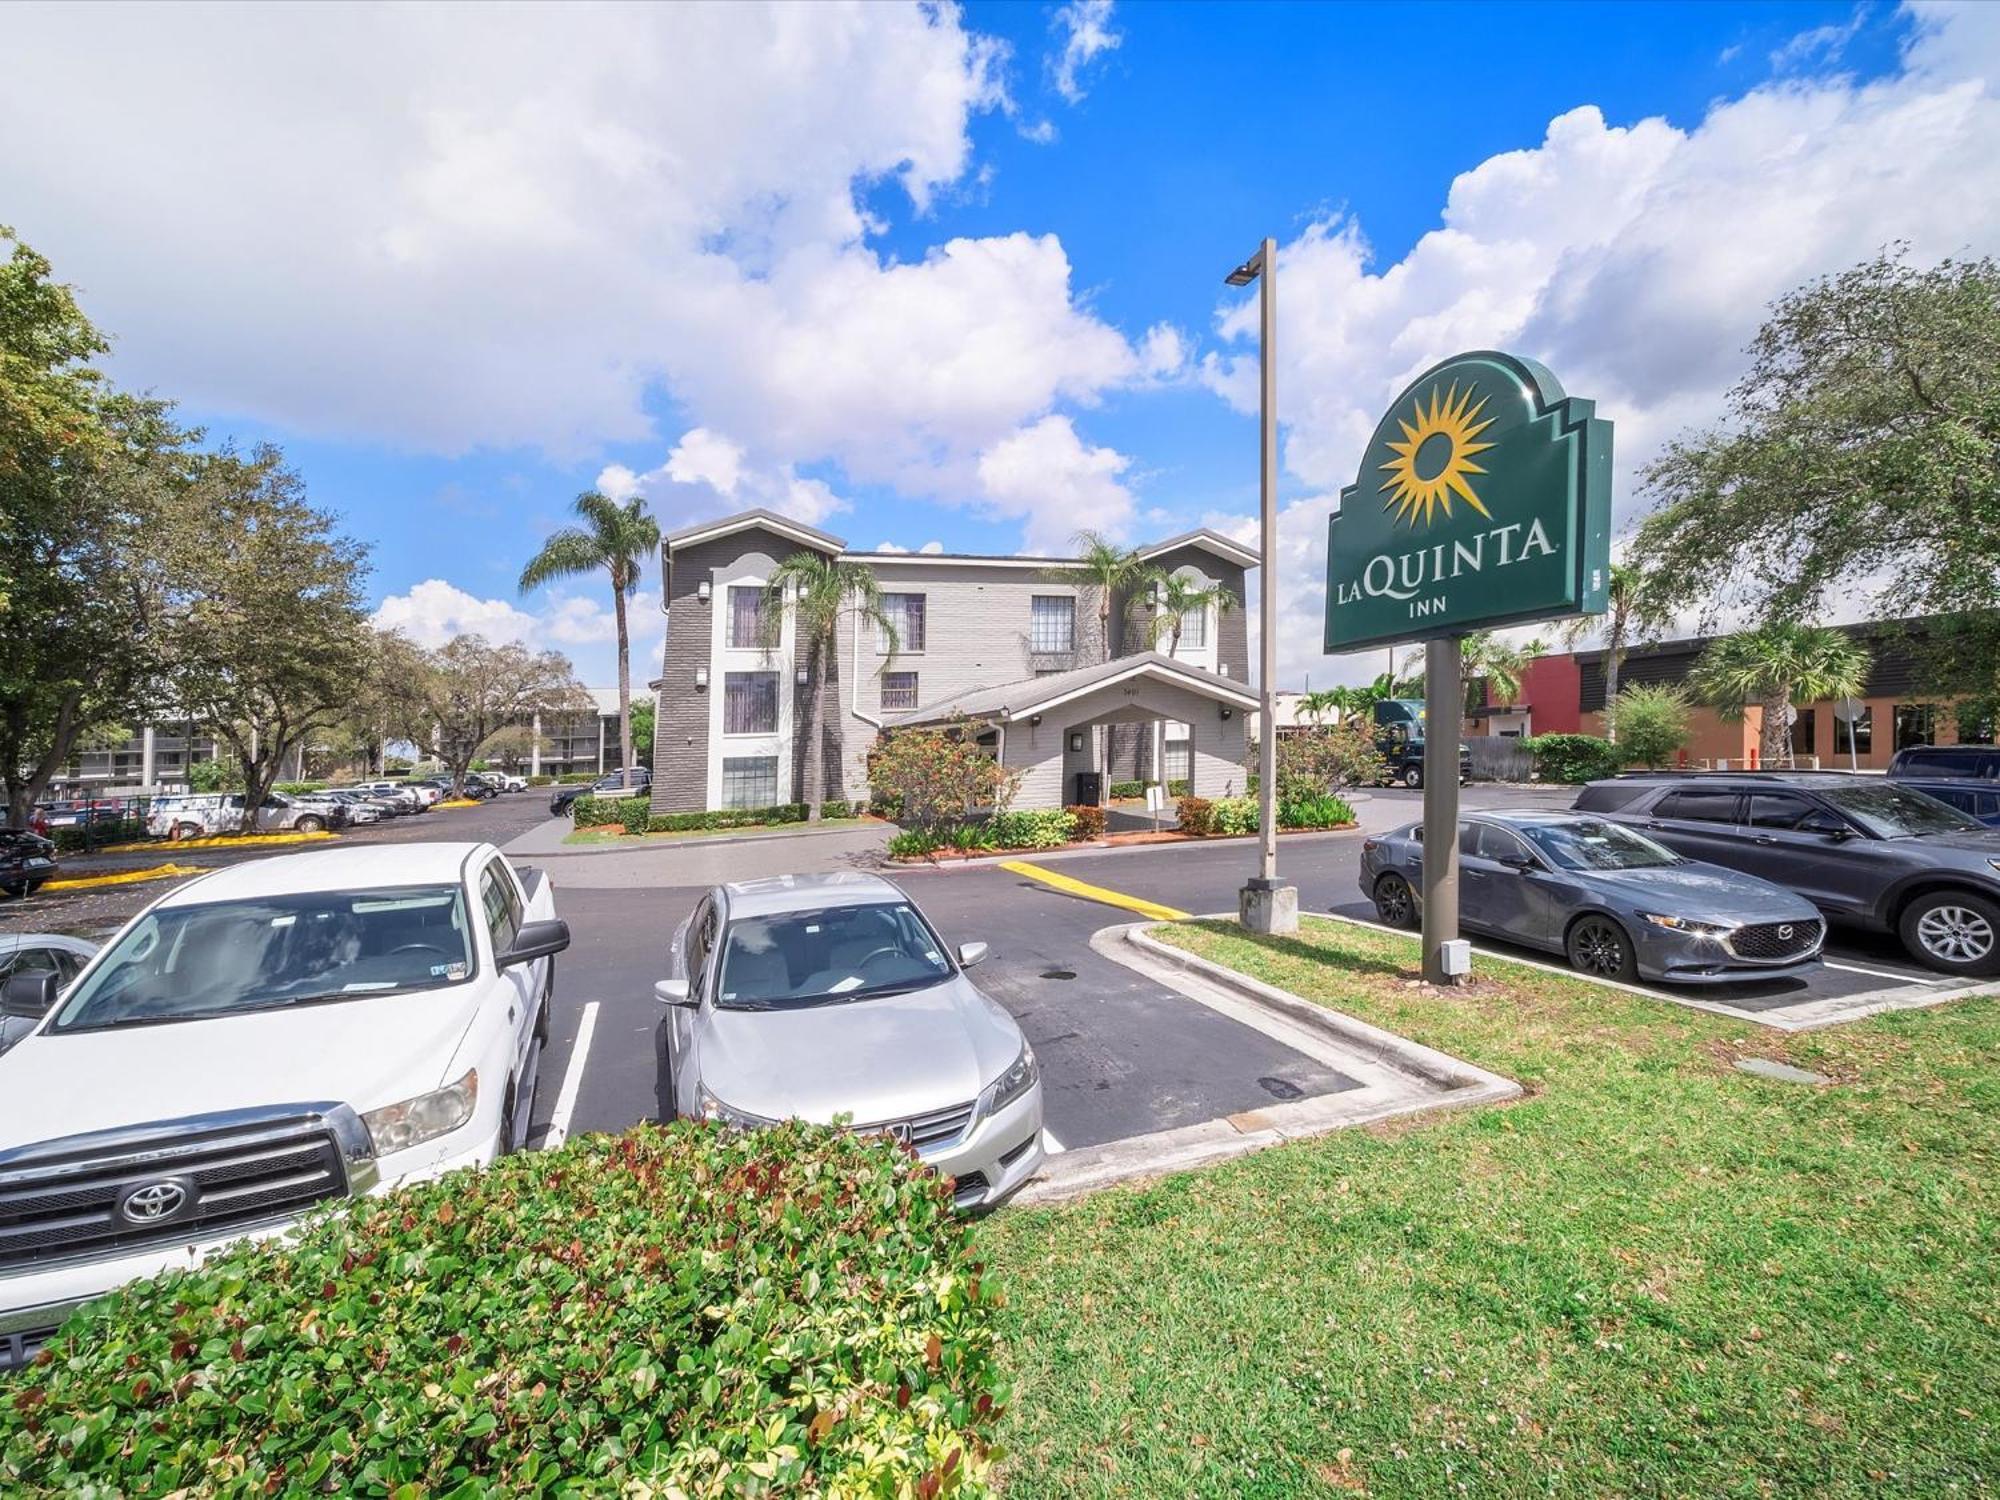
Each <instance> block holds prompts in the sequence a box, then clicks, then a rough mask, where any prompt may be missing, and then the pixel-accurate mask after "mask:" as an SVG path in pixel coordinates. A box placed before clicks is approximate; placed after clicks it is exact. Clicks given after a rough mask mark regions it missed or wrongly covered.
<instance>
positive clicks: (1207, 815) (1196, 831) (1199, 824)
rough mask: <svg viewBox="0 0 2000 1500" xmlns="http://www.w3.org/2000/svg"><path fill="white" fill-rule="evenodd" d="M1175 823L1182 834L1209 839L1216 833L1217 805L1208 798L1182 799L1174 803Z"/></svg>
mask: <svg viewBox="0 0 2000 1500" xmlns="http://www.w3.org/2000/svg"><path fill="white" fill-rule="evenodd" d="M1174 821H1175V822H1177V823H1178V824H1180V829H1181V832H1182V833H1185V834H1189V835H1191V836H1193V837H1195V838H1198V839H1200V838H1207V837H1208V836H1209V835H1210V834H1211V833H1214V832H1215V804H1214V803H1213V802H1211V801H1209V800H1208V798H1206V797H1180V798H1177V799H1176V800H1175V802H1174Z"/></svg>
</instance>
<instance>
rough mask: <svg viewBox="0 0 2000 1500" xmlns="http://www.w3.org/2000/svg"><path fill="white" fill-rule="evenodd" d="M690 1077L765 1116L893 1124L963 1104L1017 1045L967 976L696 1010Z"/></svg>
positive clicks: (1005, 1019) (1005, 1018) (1008, 1023)
mask: <svg viewBox="0 0 2000 1500" xmlns="http://www.w3.org/2000/svg"><path fill="white" fill-rule="evenodd" d="M696 1035H697V1047H698V1052H697V1058H696V1061H697V1063H698V1065H699V1069H700V1077H701V1081H702V1082H703V1083H704V1084H705V1085H706V1086H707V1088H708V1090H709V1092H710V1093H712V1094H714V1095H715V1096H716V1097H717V1098H719V1099H721V1100H722V1102H723V1103H725V1104H727V1105H729V1106H731V1107H732V1108H735V1109H739V1110H744V1111H747V1112H748V1113H750V1114H753V1115H761V1116H763V1117H764V1118H765V1119H768V1120H783V1119H790V1118H791V1117H792V1116H794V1115H797V1116H798V1117H800V1118H801V1119H805V1120H810V1121H812V1122H814V1123H816V1124H821V1125H825V1124H831V1123H832V1121H833V1117H834V1116H835V1115H839V1114H846V1115H849V1116H851V1117H852V1120H853V1123H855V1124H857V1125H873V1124H877V1123H882V1122H886V1121H891V1120H900V1119H904V1118H907V1117H908V1116H910V1115H916V1114H922V1113H924V1112H926V1111H929V1110H935V1109H946V1108H949V1107H951V1106H953V1105H959V1104H969V1103H971V1102H972V1100H974V1099H976V1098H977V1097H978V1096H979V1091H980V1090H981V1089H982V1088H984V1087H985V1086H986V1085H987V1084H989V1083H991V1082H992V1081H993V1080H994V1079H995V1078H997V1077H999V1076H1000V1074H1001V1073H1002V1072H1004V1071H1005V1070H1006V1068H1007V1066H1008V1064H1010V1063H1012V1062H1013V1061H1014V1059H1015V1057H1016V1056H1018V1055H1019V1053H1020V1050H1021V1033H1020V1030H1019V1028H1017V1027H1016V1026H1015V1025H1014V1021H1013V1018H1012V1017H1011V1016H1009V1015H1008V1014H1007V1013H1006V1012H1005V1011H1004V1010H1002V1009H1001V1008H1000V1007H999V1006H997V1005H995V1004H994V1003H993V1002H992V1001H991V1000H989V999H987V998H986V996H985V995H983V994H981V993H980V992H979V990H978V989H977V988H976V987H975V986H974V985H973V984H972V983H971V982H970V981H969V980H967V979H965V978H963V977H961V976H954V977H952V978H951V979H949V980H947V981H946V982H945V983H943V984H939V985H933V986H931V987H930V988H927V989H922V990H916V991H913V992H911V993H910V994H907V995H885V996H883V997H882V998H881V999H879V1000H850V1001H846V1002H834V1003H828V1004H823V1005H814V1006H809V1007H806V1008H804V1009H800V1010H751V1011H744V1010H721V1009H716V1010H706V1011H704V1012H703V1015H702V1020H701V1024H700V1027H699V1030H698V1031H697V1033H696Z"/></svg>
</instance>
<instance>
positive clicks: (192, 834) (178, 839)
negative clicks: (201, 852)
mask: <svg viewBox="0 0 2000 1500" xmlns="http://www.w3.org/2000/svg"><path fill="white" fill-rule="evenodd" d="M200 837H201V830H200V829H199V828H197V827H196V826H195V825H194V824H192V823H176V824H174V831H173V841H174V842H175V843H176V844H182V843H186V842H187V841H188V840H189V839H198V838H200Z"/></svg>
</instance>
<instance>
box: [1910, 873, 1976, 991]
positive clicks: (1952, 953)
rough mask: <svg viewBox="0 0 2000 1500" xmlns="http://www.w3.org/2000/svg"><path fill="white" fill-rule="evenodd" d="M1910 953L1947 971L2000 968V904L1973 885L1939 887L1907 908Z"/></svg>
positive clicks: (1920, 961)
mask: <svg viewBox="0 0 2000 1500" xmlns="http://www.w3.org/2000/svg"><path fill="white" fill-rule="evenodd" d="M1896 925H1897V930H1898V931H1899V932H1900V934H1901V936H1902V939H1903V946H1904V947H1905V948H1907V949H1909V950H1910V956H1911V957H1912V958H1914V959H1916V961H1917V962H1918V963H1920V964H1923V965H1924V966H1925V967H1926V968H1931V969H1937V970H1940V971H1942V972H1943V973H1946V974H1974V975H1980V976H1985V975H1988V974H2000V906H1996V905H1995V904H1994V903H1993V902H1992V901H1989V900H1988V899H1987V898H1986V897H1984V896H1975V895H1973V894H1972V893H1971V892H1969V891H1935V892H1933V893H1931V894H1930V895H1928V896H1919V897H1918V898H1917V899H1916V900H1914V901H1912V902H1911V903H1910V904H1909V905H1908V906H1906V907H1904V908H1903V916H1902V920H1901V921H1899V922H1898V923H1897V924H1896Z"/></svg>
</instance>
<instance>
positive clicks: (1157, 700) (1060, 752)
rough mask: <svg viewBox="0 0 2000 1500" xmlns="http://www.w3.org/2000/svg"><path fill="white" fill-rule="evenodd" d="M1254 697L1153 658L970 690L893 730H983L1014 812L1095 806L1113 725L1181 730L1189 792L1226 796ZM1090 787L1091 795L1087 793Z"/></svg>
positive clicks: (1241, 781)
mask: <svg viewBox="0 0 2000 1500" xmlns="http://www.w3.org/2000/svg"><path fill="white" fill-rule="evenodd" d="M1256 706H1257V696H1256V694H1254V693H1252V692H1251V691H1250V689H1249V688H1248V687H1247V686H1245V685H1244V684H1243V683H1240V682H1234V681H1232V680H1230V679H1229V678H1227V677H1222V676H1218V675H1217V674H1216V673H1214V672H1209V671H1204V670H1203V669H1202V668H1200V667H1193V666H1189V665H1188V664H1187V663H1186V662H1183V661H1176V660H1175V659H1174V658H1173V657H1170V656H1162V655H1161V654H1160V653H1159V652H1157V651H1147V652H1143V653H1141V654H1139V655H1137V656H1121V657H1117V658H1115V659H1114V660H1111V661H1107V662H1100V663H1099V664H1098V665H1096V666H1092V667H1079V668H1077V669H1076V670H1075V671H1072V672H1056V673H1051V674H1050V675H1049V676H1047V677H1030V678H1027V679H1025V680H1023V681H1020V682H1009V683H1003V684H1002V685H1000V686H998V687H989V688H972V689H969V690H967V691H965V692H962V693H958V694H955V695H954V696H952V697H950V698H947V699H944V700H942V701H940V702H937V703H933V704H930V705H928V706H927V707H924V708H920V709H917V710H916V711H915V712H913V713H908V714H904V715H903V716H902V717H901V718H897V719H892V720H890V722H889V725H888V727H889V728H891V729H902V728H908V727H911V726H914V725H932V726H935V725H940V724H948V723H952V722H955V721H958V720H965V721H968V722H970V723H973V724H976V725H979V726H981V727H989V726H990V728H991V729H992V731H993V733H994V736H995V749H996V753H997V754H998V756H999V759H1000V762H1001V764H1002V765H1004V766H1006V767H1007V769H1009V770H1010V771H1015V772H1018V773H1019V774H1020V777H1021V785H1020V790H1019V791H1018V792H1017V793H1016V794H1015V798H1014V806H1016V807H1020V808H1035V807H1061V806H1064V805H1066V804H1072V803H1076V802H1080V801H1086V800H1088V801H1093V802H1095V801H1101V800H1102V799H1103V793H1104V790H1105V784H1106V782H1107V781H1108V780H1109V772H1110V769H1111V768H1110V765H1109V762H1108V757H1109V750H1110V740H1111V726H1112V725H1114V724H1143V725H1146V726H1148V728H1149V729H1150V727H1151V726H1152V725H1153V724H1155V723H1158V722H1168V723H1178V724H1186V725H1187V726H1188V738H1187V746H1188V757H1187V763H1188V782H1189V786H1188V790H1189V791H1190V792H1191V793H1192V794H1193V795H1195V796H1198V797H1228V796H1234V795H1238V794H1240V793H1242V792H1243V791H1244V790H1245V789H1246V786H1247V775H1246V772H1245V768H1244V764H1243V748H1244V736H1243V726H1244V724H1245V723H1246V722H1248V716H1249V713H1250V710H1252V709H1254V708H1255V707H1256ZM1093 789H1095V792H1096V795H1095V796H1091V795H1089V794H1090V793H1091V792H1092V790H1093Z"/></svg>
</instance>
